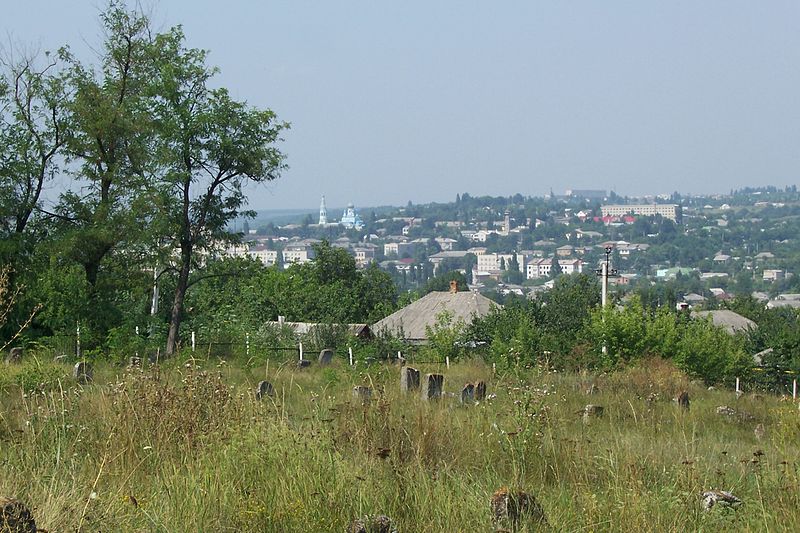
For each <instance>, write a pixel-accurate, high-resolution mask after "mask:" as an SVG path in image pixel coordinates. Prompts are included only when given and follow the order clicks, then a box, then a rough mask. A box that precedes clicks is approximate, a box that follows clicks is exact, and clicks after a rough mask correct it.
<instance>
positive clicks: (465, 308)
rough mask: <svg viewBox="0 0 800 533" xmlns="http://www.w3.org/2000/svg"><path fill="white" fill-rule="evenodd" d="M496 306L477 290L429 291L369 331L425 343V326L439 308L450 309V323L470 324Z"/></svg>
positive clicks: (433, 321)
mask: <svg viewBox="0 0 800 533" xmlns="http://www.w3.org/2000/svg"><path fill="white" fill-rule="evenodd" d="M496 307H501V306H499V305H498V304H496V303H495V302H493V301H492V300H490V299H489V298H487V297H485V296H482V295H480V294H478V293H477V292H472V291H469V292H456V293H451V292H430V293H428V294H426V295H425V296H423V297H422V298H420V299H419V300H417V301H415V302H412V303H410V304H408V305H407V306H405V307H404V308H402V309H400V310H399V311H396V312H394V313H392V314H391V315H389V316H387V317H386V318H384V319H383V320H380V321H378V322H376V323H375V324H374V325H373V326H372V331H374V332H376V333H382V332H384V331H386V332H388V333H392V334H394V335H402V336H403V338H405V339H406V340H410V341H417V342H424V341H426V340H427V335H426V331H425V328H426V327H433V326H434V325H435V324H436V320H437V318H438V317H439V315H440V314H441V313H442V311H449V312H451V313H452V314H453V322H457V321H459V320H463V321H464V323H466V324H470V323H472V320H473V319H474V317H476V316H477V317H482V316H486V315H488V314H489V313H490V312H491V311H492V310H493V309H494V308H496Z"/></svg>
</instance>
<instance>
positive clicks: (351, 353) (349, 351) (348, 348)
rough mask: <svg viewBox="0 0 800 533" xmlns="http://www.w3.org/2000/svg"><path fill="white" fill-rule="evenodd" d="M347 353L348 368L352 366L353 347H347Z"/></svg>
mask: <svg viewBox="0 0 800 533" xmlns="http://www.w3.org/2000/svg"><path fill="white" fill-rule="evenodd" d="M347 353H348V354H350V366H353V347H352V346H348V347H347Z"/></svg>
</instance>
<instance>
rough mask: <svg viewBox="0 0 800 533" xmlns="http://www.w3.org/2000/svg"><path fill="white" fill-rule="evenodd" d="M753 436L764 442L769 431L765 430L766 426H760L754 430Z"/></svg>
mask: <svg viewBox="0 0 800 533" xmlns="http://www.w3.org/2000/svg"><path fill="white" fill-rule="evenodd" d="M753 434H754V435H755V436H756V439H758V440H763V439H764V437H766V435H767V430H766V428H764V424H758V425H757V426H756V428H755V429H754V430H753Z"/></svg>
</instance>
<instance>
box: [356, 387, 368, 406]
mask: <svg viewBox="0 0 800 533" xmlns="http://www.w3.org/2000/svg"><path fill="white" fill-rule="evenodd" d="M353 398H354V399H356V400H360V401H361V402H362V403H366V402H368V401H370V400H371V399H372V389H371V388H369V387H364V386H363V385H358V386H356V387H353Z"/></svg>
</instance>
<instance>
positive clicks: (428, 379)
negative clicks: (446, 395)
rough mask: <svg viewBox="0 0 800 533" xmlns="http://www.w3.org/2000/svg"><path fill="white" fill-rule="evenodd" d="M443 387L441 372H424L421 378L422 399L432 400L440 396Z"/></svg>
mask: <svg viewBox="0 0 800 533" xmlns="http://www.w3.org/2000/svg"><path fill="white" fill-rule="evenodd" d="M443 387H444V376H443V375H442V374H425V379H423V380H422V387H421V390H422V399H423V400H433V399H438V398H441V397H442V388H443Z"/></svg>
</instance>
